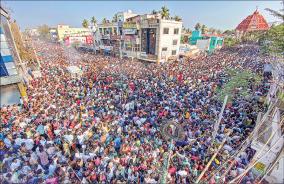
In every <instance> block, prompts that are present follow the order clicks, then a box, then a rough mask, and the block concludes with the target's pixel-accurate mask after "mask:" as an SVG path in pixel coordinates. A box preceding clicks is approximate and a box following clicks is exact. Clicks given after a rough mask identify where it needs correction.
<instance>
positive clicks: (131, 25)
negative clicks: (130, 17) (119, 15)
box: [122, 22, 137, 29]
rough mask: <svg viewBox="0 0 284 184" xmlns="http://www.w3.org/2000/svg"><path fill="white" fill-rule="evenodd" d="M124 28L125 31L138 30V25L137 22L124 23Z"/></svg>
mask: <svg viewBox="0 0 284 184" xmlns="http://www.w3.org/2000/svg"><path fill="white" fill-rule="evenodd" d="M122 28H123V29H137V25H136V22H124V23H123V26H122Z"/></svg>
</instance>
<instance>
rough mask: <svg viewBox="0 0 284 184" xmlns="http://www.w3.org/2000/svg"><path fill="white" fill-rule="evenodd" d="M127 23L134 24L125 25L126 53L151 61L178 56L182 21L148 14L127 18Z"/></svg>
mask: <svg viewBox="0 0 284 184" xmlns="http://www.w3.org/2000/svg"><path fill="white" fill-rule="evenodd" d="M127 24H129V25H132V26H131V27H129V26H128V27H127V26H125V27H127V28H124V31H123V32H124V36H123V41H124V47H123V53H124V55H127V56H129V57H135V58H138V59H140V60H145V61H150V62H165V61H168V59H169V58H171V57H177V56H178V53H179V46H180V38H181V30H182V22H181V21H175V20H168V19H162V18H161V15H160V14H155V15H151V14H146V15H139V16H135V17H132V18H129V19H127ZM135 24H136V25H135ZM129 45H130V46H129Z"/></svg>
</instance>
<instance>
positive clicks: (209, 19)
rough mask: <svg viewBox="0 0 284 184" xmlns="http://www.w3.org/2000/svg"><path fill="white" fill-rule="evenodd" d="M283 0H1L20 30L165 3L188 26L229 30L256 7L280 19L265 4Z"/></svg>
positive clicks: (276, 7)
mask: <svg viewBox="0 0 284 184" xmlns="http://www.w3.org/2000/svg"><path fill="white" fill-rule="evenodd" d="M280 2H281V1H150V0H147V1H118V0H117V1H10V0H9V1H2V2H1V4H3V5H4V7H7V9H8V10H10V12H11V17H12V19H15V20H16V21H17V23H18V24H19V26H20V29H21V30H24V29H25V28H35V27H37V26H39V25H42V24H47V25H49V26H56V25H57V24H68V25H70V26H72V27H82V20H83V19H88V20H90V18H91V17H92V16H95V17H96V19H97V20H98V21H99V22H101V20H102V19H103V18H107V19H110V20H111V19H112V17H113V15H114V14H115V13H117V12H121V11H127V10H132V12H133V13H138V14H145V13H150V12H151V11H152V10H153V9H155V10H160V9H161V7H162V6H166V7H168V8H169V10H170V16H175V15H178V16H180V17H181V18H182V19H183V25H184V26H185V27H186V28H190V29H193V28H194V25H195V24H196V23H197V22H200V23H201V24H205V25H206V26H207V27H214V28H216V29H221V30H227V29H234V28H235V27H236V26H237V25H238V24H239V23H240V22H241V21H242V20H243V19H244V18H245V17H247V16H248V15H250V14H252V13H253V12H254V11H255V10H256V8H257V7H258V10H259V11H260V13H261V14H262V15H263V16H264V17H265V19H266V20H267V21H268V22H274V21H276V20H277V19H276V18H275V17H273V16H272V15H270V13H269V12H267V11H265V10H264V9H265V8H271V9H274V10H279V9H281V6H282V4H281V3H280Z"/></svg>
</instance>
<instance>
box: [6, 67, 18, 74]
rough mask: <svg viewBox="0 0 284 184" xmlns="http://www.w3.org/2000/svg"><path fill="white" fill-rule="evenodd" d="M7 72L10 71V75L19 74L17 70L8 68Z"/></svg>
mask: <svg viewBox="0 0 284 184" xmlns="http://www.w3.org/2000/svg"><path fill="white" fill-rule="evenodd" d="M7 70H8V73H9V75H17V74H18V72H17V69H16V68H11V69H8V68H7Z"/></svg>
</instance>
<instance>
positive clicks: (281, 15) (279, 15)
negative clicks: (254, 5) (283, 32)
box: [265, 0, 284, 24]
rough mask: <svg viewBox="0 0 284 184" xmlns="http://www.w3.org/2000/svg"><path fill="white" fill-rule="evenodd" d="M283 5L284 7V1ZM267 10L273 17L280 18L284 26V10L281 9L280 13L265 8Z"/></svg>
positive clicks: (283, 0) (283, 1)
mask: <svg viewBox="0 0 284 184" xmlns="http://www.w3.org/2000/svg"><path fill="white" fill-rule="evenodd" d="M282 4H283V6H284V0H282ZM283 6H282V7H283ZM265 10H266V11H268V12H270V13H271V15H273V16H274V17H276V18H279V19H280V20H282V24H284V8H282V9H280V10H279V11H277V10H272V9H270V8H265Z"/></svg>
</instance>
